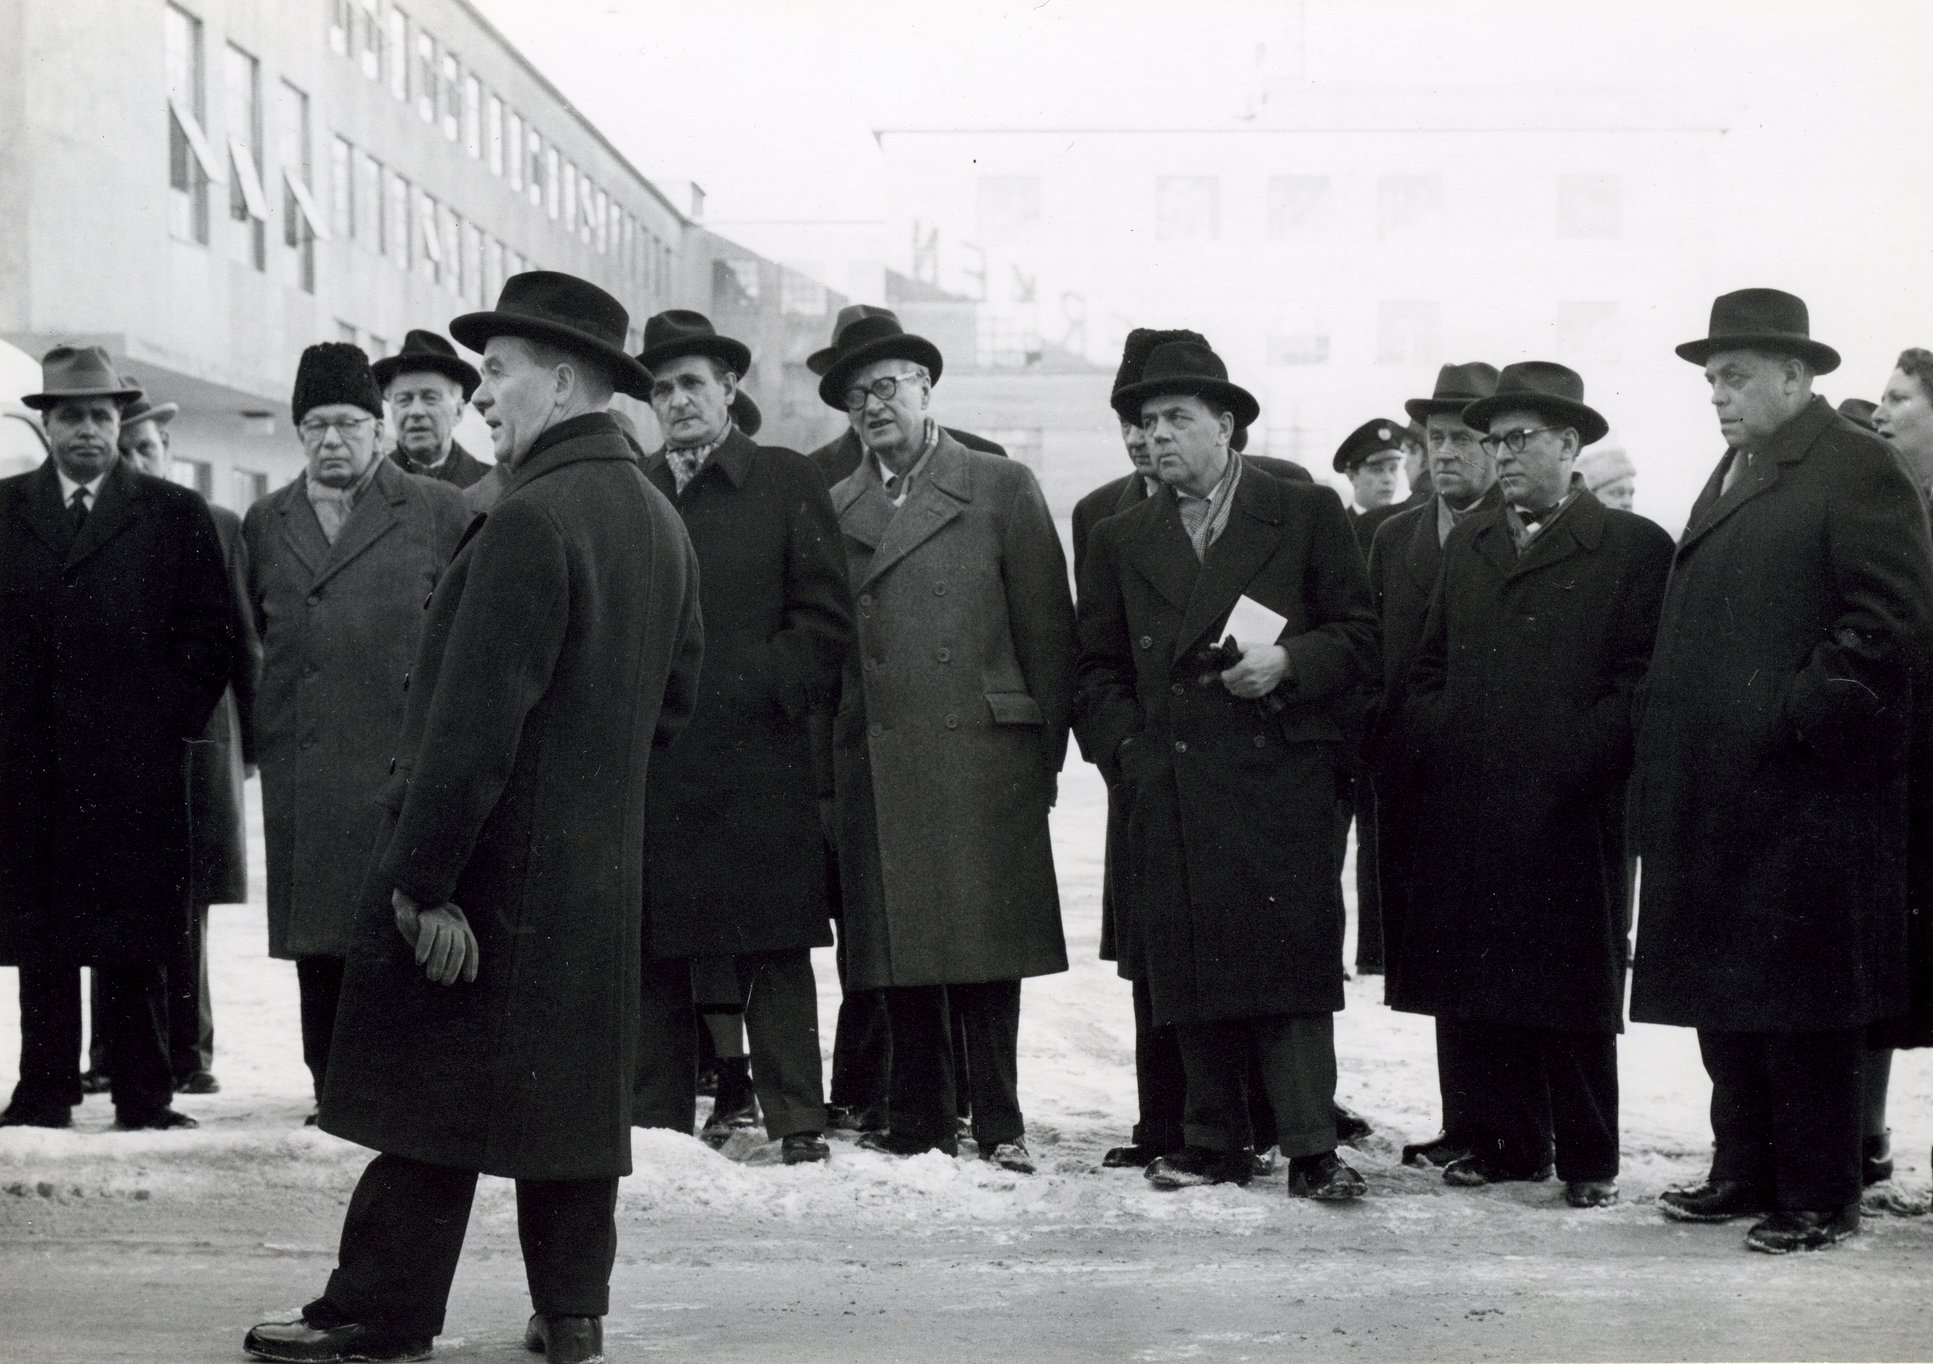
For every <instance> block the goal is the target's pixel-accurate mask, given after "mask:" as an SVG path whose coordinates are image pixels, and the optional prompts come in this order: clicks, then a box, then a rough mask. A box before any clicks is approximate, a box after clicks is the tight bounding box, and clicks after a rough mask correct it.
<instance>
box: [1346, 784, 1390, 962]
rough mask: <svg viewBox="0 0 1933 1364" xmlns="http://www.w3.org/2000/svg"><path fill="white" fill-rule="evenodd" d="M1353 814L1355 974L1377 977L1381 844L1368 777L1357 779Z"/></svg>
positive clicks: (1380, 929)
mask: <svg viewBox="0 0 1933 1364" xmlns="http://www.w3.org/2000/svg"><path fill="white" fill-rule="evenodd" d="M1354 814H1355V817H1356V970H1357V971H1358V972H1370V973H1375V972H1379V971H1381V970H1382V969H1383V890H1382V869H1381V868H1382V840H1381V839H1380V838H1379V837H1378V836H1377V833H1376V790H1375V788H1374V787H1372V786H1371V785H1370V784H1369V778H1368V777H1365V776H1359V777H1357V778H1356V799H1355V804H1354ZM1336 865H1337V866H1341V865H1342V864H1341V863H1340V862H1338V863H1337V864H1336Z"/></svg>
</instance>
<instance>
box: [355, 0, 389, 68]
mask: <svg viewBox="0 0 1933 1364" xmlns="http://www.w3.org/2000/svg"><path fill="white" fill-rule="evenodd" d="M356 27H357V28H358V29H359V30H361V33H362V43H361V48H362V51H361V53H360V57H359V60H360V61H361V63H362V73H363V75H365V76H367V77H369V79H370V80H372V81H375V80H381V79H382V78H383V30H382V25H381V24H380V23H379V22H378V21H377V18H376V0H362V12H361V13H360V14H359V15H357V16H356Z"/></svg>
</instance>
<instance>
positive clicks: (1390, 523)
mask: <svg viewBox="0 0 1933 1364" xmlns="http://www.w3.org/2000/svg"><path fill="white" fill-rule="evenodd" d="M1502 505H1503V493H1502V492H1501V491H1500V490H1499V489H1498V488H1497V487H1496V486H1495V485H1492V486H1491V488H1490V490H1489V491H1488V492H1486V493H1485V494H1484V495H1483V497H1482V499H1481V501H1480V503H1479V506H1478V508H1477V511H1476V512H1475V513H1473V514H1480V513H1481V512H1484V511H1494V510H1495V509H1496V508H1498V507H1501V506H1502ZM1442 570H1443V541H1442V540H1441V539H1440V538H1439V537H1438V535H1437V532H1436V499H1435V498H1433V497H1426V498H1424V499H1423V500H1422V501H1421V502H1420V503H1418V504H1417V505H1415V506H1413V507H1409V508H1406V509H1404V510H1402V511H1399V512H1397V513H1396V514H1395V515H1394V516H1390V517H1388V518H1386V519H1384V520H1383V521H1382V522H1381V523H1380V524H1379V525H1378V526H1377V527H1376V538H1375V540H1374V541H1373V542H1372V543H1371V545H1370V548H1369V591H1370V593H1371V595H1372V596H1373V597H1374V598H1375V601H1376V614H1377V616H1378V617H1380V619H1381V620H1382V625H1383V675H1382V681H1381V688H1380V692H1379V694H1378V695H1377V697H1376V700H1375V702H1374V703H1373V705H1372V708H1371V709H1372V714H1371V718H1370V721H1369V726H1368V737H1367V739H1366V741H1365V744H1364V758H1365V762H1366V764H1367V766H1368V768H1369V774H1370V780H1371V781H1372V782H1373V783H1374V785H1375V792H1376V794H1375V800H1374V802H1373V806H1374V814H1373V816H1372V817H1373V818H1374V819H1375V821H1376V848H1377V854H1378V856H1377V860H1376V883H1377V892H1378V895H1379V898H1380V902H1381V904H1382V910H1383V972H1384V974H1383V1002H1384V1003H1386V1004H1388V1005H1389V1006H1390V1007H1391V1008H1393V1009H1400V1008H1403V1007H1404V1003H1403V1001H1404V999H1405V998H1406V994H1405V989H1404V986H1405V981H1404V979H1403V965H1402V960H1403V953H1402V938H1403V932H1404V928H1405V924H1406V922H1407V920H1408V916H1409V902H1410V900H1411V898H1413V897H1414V896H1415V895H1418V894H1428V893H1430V891H1429V888H1430V887H1431V885H1432V884H1433V883H1434V882H1435V881H1436V880H1437V879H1439V878H1440V876H1441V874H1442V873H1441V870H1440V869H1438V868H1435V867H1433V866H1431V864H1430V862H1429V859H1428V858H1427V856H1422V855H1419V849H1420V848H1421V847H1422V845H1423V841H1424V839H1425V836H1426V835H1427V834H1428V831H1429V819H1430V803H1429V801H1428V800H1427V799H1426V798H1425V797H1424V795H1423V788H1424V786H1425V784H1426V783H1427V781H1428V778H1429V773H1428V771H1427V770H1426V766H1425V764H1424V763H1423V762H1422V760H1421V759H1420V758H1419V757H1418V755H1417V754H1416V753H1414V752H1412V751H1410V748H1409V746H1408V745H1406V744H1405V743H1403V742H1402V741H1401V740H1400V739H1399V737H1398V736H1397V733H1396V730H1395V723H1394V722H1395V721H1396V719H1397V718H1398V717H1399V716H1401V714H1402V711H1403V696H1404V688H1405V686H1406V684H1407V683H1408V680H1409V672H1410V665H1411V664H1412V663H1413V662H1415V660H1416V650H1417V648H1418V646H1420V645H1421V644H1422V642H1423V624H1424V622H1425V621H1426V620H1428V619H1429V613H1430V599H1431V597H1432V596H1433V595H1434V594H1435V592H1436V580H1437V576H1438V574H1440V573H1441V572H1442Z"/></svg>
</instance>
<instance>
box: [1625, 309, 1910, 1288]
mask: <svg viewBox="0 0 1933 1364" xmlns="http://www.w3.org/2000/svg"><path fill="white" fill-rule="evenodd" d="M1677 349H1678V354H1679V355H1680V356H1681V357H1682V358H1684V359H1686V360H1689V361H1690V362H1692V363H1693V364H1697V365H1702V366H1703V367H1704V371H1705V378H1706V382H1707V383H1708V384H1709V385H1710V387H1711V401H1712V405H1713V406H1714V407H1715V408H1716V409H1717V414H1718V423H1719V431H1720V433H1721V434H1722V435H1723V436H1724V438H1725V443H1726V446H1727V447H1728V448H1727V449H1726V452H1725V454H1724V456H1723V458H1721V459H1720V461H1719V463H1718V467H1717V468H1716V469H1714V470H1713V472H1712V475H1711V478H1710V479H1709V480H1707V482H1706V484H1705V488H1704V491H1703V492H1701V493H1700V494H1699V496H1698V500H1697V501H1696V502H1695V503H1694V504H1693V505H1692V511H1691V519H1690V523H1689V524H1688V526H1687V527H1686V529H1685V533H1684V536H1683V538H1682V539H1680V541H1679V543H1678V550H1677V555H1676V559H1675V562H1674V564H1673V567H1672V573H1671V582H1670V585H1669V587H1668V589H1667V591H1666V594H1665V605H1664V614H1663V618H1662V620H1661V622H1660V624H1659V627H1658V640H1657V647H1656V651H1655V652H1654V654H1653V656H1652V662H1651V671H1650V675H1649V677H1648V678H1647V680H1646V683H1645V690H1644V696H1643V703H1642V710H1641V714H1640V723H1639V730H1638V771H1637V778H1636V782H1637V794H1636V808H1637V821H1638V823H1637V833H1638V840H1639V843H1638V855H1639V857H1640V859H1641V861H1642V865H1643V869H1644V874H1643V877H1642V881H1641V890H1640V896H1641V899H1640V903H1639V908H1638V923H1639V929H1638V946H1637V957H1636V961H1635V963H1634V967H1633V980H1632V992H1631V1016H1632V1018H1634V1019H1636V1020H1639V1021H1641V1022H1647V1023H1671V1024H1677V1025H1679V1026H1681V1027H1693V1028H1696V1029H1698V1046H1699V1051H1700V1053H1701V1054H1702V1056H1703V1058H1704V1062H1705V1069H1706V1071H1707V1073H1708V1074H1710V1076H1711V1080H1712V1110H1711V1111H1712V1137H1713V1141H1714V1151H1713V1155H1712V1165H1711V1172H1710V1175H1709V1177H1708V1178H1707V1179H1705V1180H1704V1181H1703V1182H1701V1183H1699V1184H1696V1185H1693V1186H1690V1187H1687V1188H1683V1189H1676V1190H1668V1191H1667V1192H1666V1193H1665V1194H1664V1195H1662V1196H1661V1198H1660V1200H1659V1202H1660V1205H1661V1208H1662V1210H1663V1211H1665V1212H1666V1213H1667V1214H1668V1215H1670V1216H1673V1217H1676V1218H1680V1219H1689V1220H1698V1221H1722V1220H1726V1219H1729V1218H1733V1217H1739V1216H1748V1215H1750V1216H1758V1217H1760V1219H1761V1220H1759V1221H1758V1222H1757V1223H1756V1224H1755V1225H1754V1226H1753V1227H1752V1229H1751V1231H1750V1232H1749V1233H1748V1234H1747V1237H1746V1244H1747V1245H1748V1246H1750V1247H1751V1248H1753V1249H1757V1250H1764V1251H1769V1252H1774V1253H1777V1252H1783V1251H1789V1250H1795V1249H1811V1248H1816V1247H1821V1246H1826V1245H1830V1244H1831V1243H1833V1242H1834V1241H1837V1240H1840V1239H1842V1238H1843V1237H1846V1236H1849V1235H1852V1234H1854V1233H1855V1232H1856V1231H1857V1230H1858V1228H1859V1192H1860V1136H1861V1122H1860V1090H1861V1062H1862V1058H1863V1053H1864V1048H1865V1037H1866V1029H1867V1026H1868V1025H1869V1024H1871V1023H1873V1022H1875V1021H1877V1020H1880V1019H1884V1018H1888V1017H1892V1016H1894V1015H1897V1014H1899V1013H1901V1012H1902V1011H1903V1010H1904V1008H1905V1007H1906V931H1907V930H1906V926H1907V881H1908V834H1909V818H1908V809H1909V806H1908V788H1907V770H1906V755H1907V753H1908V751H1909V740H1910V730H1911V716H1910V711H1911V705H1910V697H1911V672H1912V666H1913V663H1914V660H1915V658H1916V657H1917V655H1918V653H1919V651H1920V649H1921V647H1922V645H1923V636H1924V635H1925V633H1926V632H1927V630H1928V628H1929V625H1933V545H1929V542H1928V535H1927V525H1926V513H1925V510H1924V504H1923V503H1922V502H1921V501H1920V499H1919V497H1918V496H1917V494H1916V493H1915V491H1914V489H1913V486H1912V483H1911V482H1910V480H1909V479H1908V478H1907V476H1906V474H1905V473H1904V472H1903V471H1902V470H1901V468H1900V466H1899V463H1898V461H1897V460H1896V459H1895V457H1894V456H1893V454H1892V452H1891V451H1889V450H1888V449H1887V448H1886V446H1885V444H1884V442H1882V441H1881V440H1880V439H1879V438H1878V437H1876V436H1874V435H1873V434H1872V433H1871V432H1869V431H1865V430H1862V429H1861V428H1859V427H1857V426H1855V425H1854V424H1853V423H1851V422H1849V421H1847V420H1846V419H1845V418H1843V417H1841V416H1839V415H1837V414H1836V413H1835V412H1834V411H1833V410H1832V408H1831V406H1830V405H1829V404H1828V403H1827V402H1826V400H1825V399H1824V398H1821V397H1818V396H1817V395H1815V394H1814V393H1813V392H1812V379H1813V376H1814V375H1815V374H1824V373H1827V372H1829V371H1831V370H1832V369H1833V368H1835V367H1836V366H1837V365H1838V363H1839V356H1838V354H1837V352H1835V351H1834V350H1832V349H1831V348H1830V347H1829V346H1825V345H1823V344H1821V343H1820V342H1817V341H1814V340H1813V339H1812V338H1811V335H1810V326H1809V318H1808V316H1807V311H1806V307H1805V304H1804V302H1803V301H1802V300H1800V299H1798V298H1796V297H1794V296H1793V295H1791V294H1787V293H1782V292H1780V291H1778V290H1775V289H1745V290H1740V291H1738V292H1736V293H1732V294H1726V295H1722V296H1721V297H1720V298H1719V299H1718V300H1717V301H1716V302H1715V303H1714V304H1713V306H1712V314H1711V324H1710V327H1709V334H1708V335H1707V336H1705V337H1702V338H1700V339H1698V340H1696V341H1689V342H1686V343H1685V344H1684V345H1682V346H1679V347H1678V348H1677ZM1768 1214H1769V1215H1768Z"/></svg>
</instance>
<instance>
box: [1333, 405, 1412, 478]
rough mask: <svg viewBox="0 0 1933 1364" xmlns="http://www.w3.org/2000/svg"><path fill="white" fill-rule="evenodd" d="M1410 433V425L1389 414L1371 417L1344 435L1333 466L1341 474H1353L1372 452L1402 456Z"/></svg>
mask: <svg viewBox="0 0 1933 1364" xmlns="http://www.w3.org/2000/svg"><path fill="white" fill-rule="evenodd" d="M1408 436H1409V427H1408V426H1407V425H1405V424H1404V423H1402V422H1398V421H1391V420H1390V419H1389V418H1388V417H1371V418H1370V419H1369V420H1368V421H1366V422H1364V423H1363V424H1362V425H1361V426H1358V427H1357V428H1356V429H1355V430H1354V431H1351V432H1350V433H1349V434H1348V435H1347V436H1344V437H1343V438H1342V444H1341V445H1338V446H1337V447H1336V457H1335V459H1334V460H1332V461H1331V465H1332V467H1333V468H1334V469H1335V471H1336V472H1337V473H1339V474H1348V473H1354V472H1355V469H1356V466H1357V465H1359V464H1361V463H1362V462H1363V461H1364V460H1366V459H1368V458H1369V457H1370V456H1371V455H1380V454H1383V453H1385V452H1387V453H1389V454H1392V455H1401V454H1402V453H1403V441H1404V440H1405V439H1406V438H1407V437H1408Z"/></svg>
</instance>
